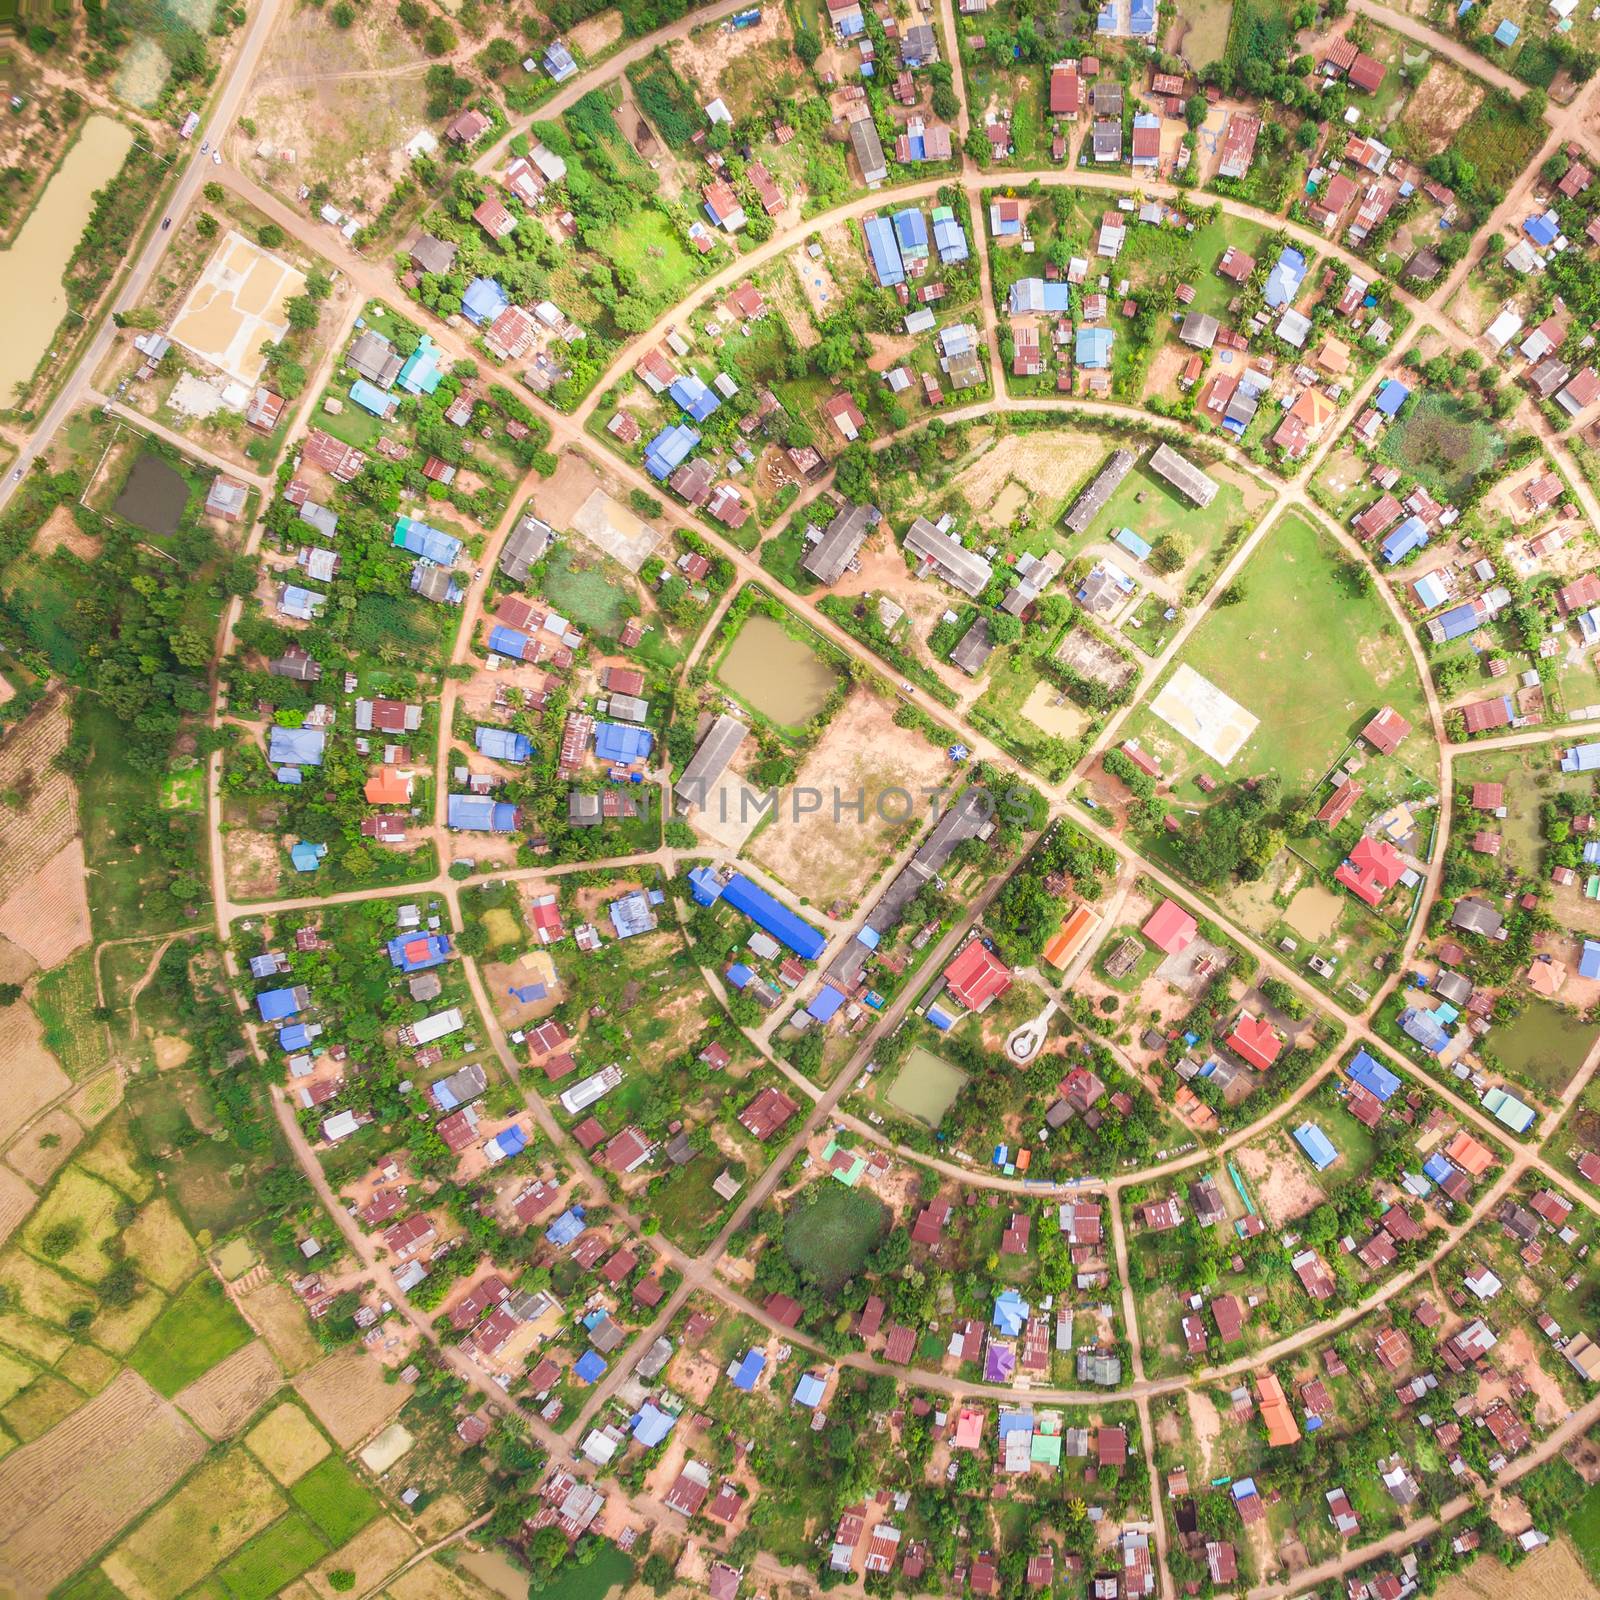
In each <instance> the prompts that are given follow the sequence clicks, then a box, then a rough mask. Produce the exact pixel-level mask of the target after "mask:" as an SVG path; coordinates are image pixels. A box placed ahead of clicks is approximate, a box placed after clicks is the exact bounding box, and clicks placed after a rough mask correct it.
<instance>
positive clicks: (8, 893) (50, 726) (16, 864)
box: [0, 697, 78, 906]
mask: <svg viewBox="0 0 1600 1600" xmlns="http://www.w3.org/2000/svg"><path fill="white" fill-rule="evenodd" d="M70 732H71V726H70V721H69V719H68V716H67V703H66V700H65V699H64V698H61V697H54V698H50V699H47V700H45V701H43V702H41V703H40V705H38V706H37V707H35V709H34V710H33V711H32V712H30V713H29V715H28V716H26V717H24V718H23V720H22V721H21V722H20V723H19V724H18V725H17V726H16V728H15V729H13V730H12V733H11V735H10V737H9V738H8V739H6V741H5V743H4V744H0V793H7V794H13V795H15V796H18V797H19V798H20V799H21V801H22V804H21V805H8V806H6V808H5V810H4V814H3V817H0V906H4V905H6V904H8V903H9V902H10V900H11V897H12V896H13V895H15V894H16V893H17V892H18V891H19V890H20V889H22V888H23V886H24V885H25V884H27V883H28V881H29V879H30V878H32V876H33V875H34V873H36V872H37V871H39V869H40V868H41V867H43V866H44V865H45V864H46V863H47V862H48V861H49V860H50V858H51V857H52V856H53V855H55V853H56V852H57V851H58V850H60V849H61V847H62V846H63V845H64V844H66V843H67V841H68V840H70V839H71V838H72V837H73V836H74V835H75V834H76V833H77V831H78V791H77V789H76V787H75V786H74V784H73V782H72V779H71V778H69V777H68V776H67V775H66V773H64V772H62V771H61V770H60V769H59V768H58V767H57V766H56V764H55V758H56V756H57V755H58V754H59V753H60V752H61V751H62V750H63V749H64V748H65V747H66V743H67V736H68V734H69V733H70Z"/></svg>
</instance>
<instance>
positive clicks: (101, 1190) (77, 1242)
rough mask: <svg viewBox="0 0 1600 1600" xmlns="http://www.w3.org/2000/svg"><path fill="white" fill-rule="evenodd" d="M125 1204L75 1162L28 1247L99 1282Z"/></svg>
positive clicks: (29, 1235) (26, 1240)
mask: <svg viewBox="0 0 1600 1600" xmlns="http://www.w3.org/2000/svg"><path fill="white" fill-rule="evenodd" d="M13 1009H14V1008H13ZM120 1203H121V1198H120V1196H119V1195H118V1194H117V1191H116V1190H115V1189H113V1188H112V1187H111V1185H110V1184H108V1183H102V1182H101V1181H100V1179H98V1178H95V1177H91V1176H90V1175H89V1174H88V1173H87V1172H84V1171H82V1170H81V1168H80V1167H78V1166H77V1165H76V1164H74V1165H73V1166H70V1167H68V1168H67V1169H66V1171H65V1172H63V1173H62V1175H61V1177H60V1178H59V1180H58V1181H57V1182H56V1185H55V1187H54V1188H53V1189H51V1191H50V1193H49V1194H48V1195H47V1196H46V1197H45V1200H44V1204H43V1205H41V1206H40V1207H39V1209H38V1211H37V1212H36V1213H35V1214H34V1217H33V1220H32V1221H31V1222H30V1223H29V1224H28V1226H27V1227H26V1228H25V1229H24V1230H23V1235H22V1242H23V1245H24V1246H25V1248H26V1249H28V1250H29V1251H31V1252H32V1253H33V1254H34V1255H36V1256H39V1257H41V1258H43V1259H44V1260H47V1261H55V1262H59V1263H60V1265H61V1266H62V1267H63V1268H64V1269H65V1270H66V1271H68V1272H70V1273H72V1274H73V1275H74V1276H75V1277H79V1278H82V1279H83V1280H84V1281H85V1282H87V1283H98V1282H99V1281H100V1279H101V1278H103V1277H104V1276H105V1275H106V1273H108V1272H109V1271H110V1270H111V1267H112V1259H111V1255H110V1253H109V1250H108V1246H109V1245H110V1243H111V1241H112V1240H113V1239H114V1238H115V1237H116V1235H117V1223H116V1211H117V1207H118V1206H119V1205H120Z"/></svg>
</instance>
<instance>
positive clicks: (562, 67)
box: [543, 39, 578, 83]
mask: <svg viewBox="0 0 1600 1600" xmlns="http://www.w3.org/2000/svg"><path fill="white" fill-rule="evenodd" d="M543 66H544V70H545V71H546V72H548V73H549V74H550V76H551V77H552V78H554V79H555V81H556V82H557V83H565V82H566V81H567V79H568V78H570V77H571V76H572V75H573V73H575V72H576V71H577V70H578V63H577V62H576V61H574V60H573V58H572V52H571V51H570V50H569V49H568V48H567V47H566V45H565V44H563V43H562V42H561V40H559V39H553V40H551V42H550V44H549V45H548V46H547V47H546V49H545V52H544V60H543Z"/></svg>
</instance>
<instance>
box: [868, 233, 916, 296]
mask: <svg viewBox="0 0 1600 1600" xmlns="http://www.w3.org/2000/svg"><path fill="white" fill-rule="evenodd" d="M861 232H862V234H863V235H864V236H865V238H866V241H867V256H868V258H869V259H870V260H871V262H872V274H873V276H874V277H875V278H876V279H877V280H878V282H879V284H880V285H882V287H883V288H885V289H893V288H894V287H895V286H896V285H897V284H902V283H904V282H905V281H906V271H905V267H904V265H903V264H902V263H901V260H900V245H899V243H898V242H897V240H896V239H895V236H894V224H893V223H892V222H891V221H890V220H889V219H888V218H887V217H868V218H867V219H866V221H865V222H863V223H862V224H861Z"/></svg>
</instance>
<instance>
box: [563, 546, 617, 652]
mask: <svg viewBox="0 0 1600 1600" xmlns="http://www.w3.org/2000/svg"><path fill="white" fill-rule="evenodd" d="M586 559H587V558H586ZM544 595H545V598H546V599H547V600H548V601H549V602H550V604H551V605H553V606H554V607H555V608H556V609H557V610H558V611H560V612H561V613H562V615H563V616H567V617H570V618H571V619H572V620H573V621H574V622H576V623H577V624H578V626H579V627H581V628H594V629H598V630H599V631H601V632H602V633H610V634H615V633H616V632H617V631H618V629H620V628H621V626H622V619H623V610H622V594H621V591H620V590H619V589H618V588H617V586H616V584H615V583H614V582H613V581H612V580H611V578H609V577H608V576H607V575H606V571H605V568H604V566H603V564H602V563H601V561H600V560H599V558H598V557H595V558H594V559H593V560H589V561H587V565H586V566H584V567H583V568H582V569H581V570H580V569H579V567H578V565H577V561H576V559H575V553H574V550H573V547H572V544H571V543H570V542H569V541H564V542H562V543H561V544H558V545H557V546H556V547H555V549H554V550H553V551H552V552H551V554H550V560H549V564H548V566H547V568H546V573H545V580H544Z"/></svg>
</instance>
